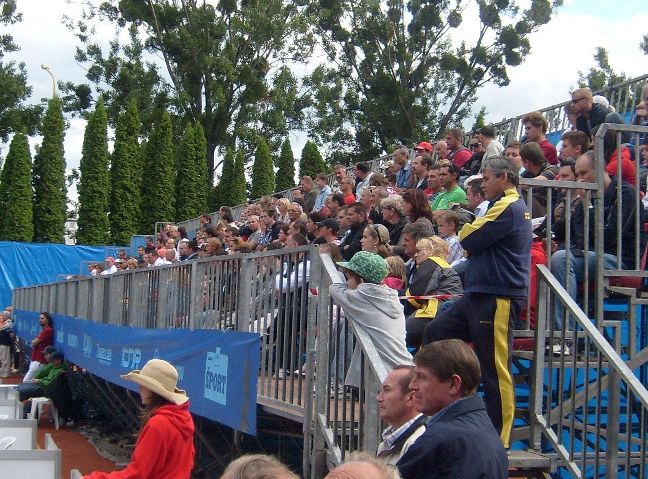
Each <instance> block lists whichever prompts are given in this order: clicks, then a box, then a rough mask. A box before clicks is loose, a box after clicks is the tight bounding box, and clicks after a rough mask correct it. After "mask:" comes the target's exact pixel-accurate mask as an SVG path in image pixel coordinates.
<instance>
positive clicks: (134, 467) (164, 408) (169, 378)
mask: <svg viewBox="0 0 648 479" xmlns="http://www.w3.org/2000/svg"><path fill="white" fill-rule="evenodd" d="M122 379H125V380H126V381H132V382H134V383H136V384H137V385H138V386H139V391H140V396H141V398H142V404H143V405H144V411H143V414H142V418H143V419H142V422H143V426H142V428H141V430H140V433H139V435H138V437H137V442H136V443H135V450H134V451H133V456H132V457H131V461H130V462H129V463H128V465H127V466H126V468H125V469H123V470H121V471H115V472H92V473H91V474H89V475H87V476H83V477H84V479H124V478H150V479H153V478H159V479H162V478H169V479H171V478H185V477H189V476H190V475H191V470H192V469H193V467H194V455H195V451H194V422H193V419H192V417H191V414H190V413H189V402H188V401H189V398H188V397H187V394H186V393H185V392H184V391H183V390H182V389H178V373H177V371H176V368H175V367H173V365H172V364H169V363H168V362H166V361H164V360H162V359H151V360H150V361H148V362H147V363H146V364H145V365H144V367H143V368H142V370H141V371H140V370H135V371H131V372H130V373H128V374H125V375H123V376H122Z"/></svg>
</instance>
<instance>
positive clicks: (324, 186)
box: [313, 173, 333, 212]
mask: <svg viewBox="0 0 648 479" xmlns="http://www.w3.org/2000/svg"><path fill="white" fill-rule="evenodd" d="M315 185H316V186H317V188H318V189H319V192H318V193H317V196H316V197H315V204H314V206H313V211H315V212H319V211H321V210H322V208H324V206H325V205H324V200H325V199H326V197H327V196H328V195H330V194H331V193H333V191H332V190H331V187H330V186H329V185H328V176H326V175H325V174H324V173H319V174H318V175H317V176H316V177H315Z"/></svg>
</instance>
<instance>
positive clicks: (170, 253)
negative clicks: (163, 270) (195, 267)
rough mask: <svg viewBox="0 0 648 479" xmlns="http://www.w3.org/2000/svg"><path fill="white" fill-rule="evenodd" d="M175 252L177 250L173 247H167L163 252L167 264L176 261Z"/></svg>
mask: <svg viewBox="0 0 648 479" xmlns="http://www.w3.org/2000/svg"><path fill="white" fill-rule="evenodd" d="M214 239H216V238H214ZM176 254H177V251H176V250H175V249H167V250H165V252H164V259H165V260H166V261H167V262H168V263H169V264H172V263H176V262H177V261H178V259H176Z"/></svg>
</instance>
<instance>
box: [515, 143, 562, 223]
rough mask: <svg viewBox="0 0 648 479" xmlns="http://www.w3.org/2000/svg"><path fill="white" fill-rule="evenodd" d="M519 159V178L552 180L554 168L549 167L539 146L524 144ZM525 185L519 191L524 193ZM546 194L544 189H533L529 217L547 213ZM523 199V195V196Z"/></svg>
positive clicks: (546, 191)
mask: <svg viewBox="0 0 648 479" xmlns="http://www.w3.org/2000/svg"><path fill="white" fill-rule="evenodd" d="M520 157H521V158H522V164H523V165H524V173H522V174H521V175H520V177H521V178H533V179H537V180H554V179H555V178H556V168H555V167H552V166H551V165H549V163H548V162H547V160H546V159H545V155H544V154H543V152H542V149H541V148H540V145H538V144H537V143H534V142H529V143H526V144H525V145H524V146H523V147H522V149H521V150H520ZM526 189H527V187H526V186H525V185H520V190H521V191H526ZM547 193H548V190H546V189H544V188H538V187H536V188H533V193H532V196H531V200H532V202H531V217H532V218H540V217H541V216H544V215H545V214H546V213H547ZM523 197H524V195H523Z"/></svg>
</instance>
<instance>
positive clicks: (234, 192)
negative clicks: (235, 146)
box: [229, 150, 247, 206]
mask: <svg viewBox="0 0 648 479" xmlns="http://www.w3.org/2000/svg"><path fill="white" fill-rule="evenodd" d="M245 189H246V188H245V157H244V156H243V151H242V150H239V151H238V152H237V153H236V159H235V160H234V171H233V172H232V180H231V183H230V185H229V191H230V197H229V206H237V205H241V204H243V203H245V202H246V201H247V194H246V191H245Z"/></svg>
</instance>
